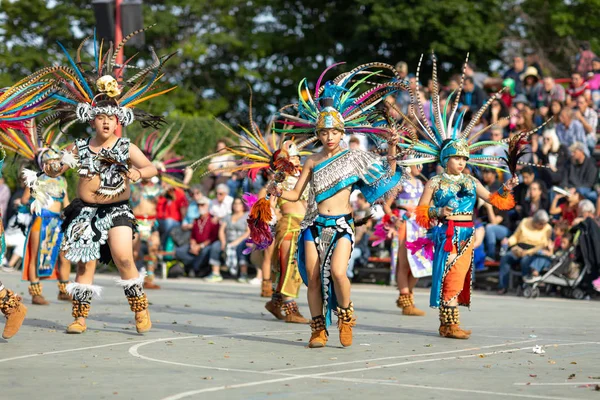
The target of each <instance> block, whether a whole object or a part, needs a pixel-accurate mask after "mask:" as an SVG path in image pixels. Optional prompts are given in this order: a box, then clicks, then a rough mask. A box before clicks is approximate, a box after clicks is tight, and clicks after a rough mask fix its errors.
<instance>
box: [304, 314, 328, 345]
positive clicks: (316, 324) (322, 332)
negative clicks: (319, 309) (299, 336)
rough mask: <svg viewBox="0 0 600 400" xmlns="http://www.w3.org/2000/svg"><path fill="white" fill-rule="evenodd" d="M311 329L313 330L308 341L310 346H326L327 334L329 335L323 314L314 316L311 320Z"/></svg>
mask: <svg viewBox="0 0 600 400" xmlns="http://www.w3.org/2000/svg"><path fill="white" fill-rule="evenodd" d="M310 329H311V330H312V334H311V335H310V340H309V341H308V347H309V348H311V349H317V348H320V347H325V345H326V344H327V336H329V334H328V333H327V329H325V317H324V316H322V315H319V316H316V317H313V319H312V321H310Z"/></svg>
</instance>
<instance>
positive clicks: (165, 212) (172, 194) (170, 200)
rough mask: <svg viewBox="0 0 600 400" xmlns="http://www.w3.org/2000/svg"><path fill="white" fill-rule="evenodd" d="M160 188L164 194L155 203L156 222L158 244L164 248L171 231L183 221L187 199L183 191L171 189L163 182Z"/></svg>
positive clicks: (175, 188)
mask: <svg viewBox="0 0 600 400" xmlns="http://www.w3.org/2000/svg"><path fill="white" fill-rule="evenodd" d="M162 187H163V189H164V194H163V195H162V196H159V197H158V200H157V201H156V219H157V220H158V228H159V232H160V243H161V245H162V246H163V248H164V247H165V243H166V242H167V239H168V238H169V235H170V234H171V230H172V229H173V228H175V227H176V226H180V225H181V221H183V216H184V215H185V213H186V210H187V197H186V195H185V192H184V191H183V189H181V188H177V187H173V186H171V185H169V184H168V183H166V182H164V181H163V182H162Z"/></svg>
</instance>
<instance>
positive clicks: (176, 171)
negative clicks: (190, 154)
mask: <svg viewBox="0 0 600 400" xmlns="http://www.w3.org/2000/svg"><path fill="white" fill-rule="evenodd" d="M173 127H174V125H171V126H170V127H169V128H168V129H167V130H166V131H165V132H164V133H161V132H160V131H158V130H155V131H152V132H150V133H148V132H144V133H142V134H141V135H140V138H139V140H138V145H139V148H140V149H141V150H142V152H143V153H144V154H145V155H146V157H148V159H149V160H150V161H151V162H152V163H153V164H154V166H155V167H156V168H157V169H158V173H159V174H160V179H162V180H163V181H165V182H167V183H168V184H169V185H171V186H176V187H181V188H184V189H187V188H188V185H186V184H185V183H183V182H182V181H181V180H180V179H179V178H178V177H177V176H176V175H182V174H184V173H185V169H186V168H187V167H188V166H189V164H190V163H191V162H190V161H184V159H183V158H184V157H183V156H178V155H175V154H174V153H173V148H174V147H175V145H176V144H177V143H179V142H180V141H181V140H180V138H179V137H180V135H181V132H183V128H184V127H185V126H182V127H181V128H180V129H179V130H178V131H177V132H175V135H174V136H173V137H171V138H170V139H169V141H167V138H168V137H169V136H170V135H171V132H172V131H173Z"/></svg>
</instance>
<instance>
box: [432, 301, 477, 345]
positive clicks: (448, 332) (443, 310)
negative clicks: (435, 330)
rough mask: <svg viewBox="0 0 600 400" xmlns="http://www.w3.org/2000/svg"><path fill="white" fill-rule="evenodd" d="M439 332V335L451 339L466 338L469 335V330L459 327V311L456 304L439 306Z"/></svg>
mask: <svg viewBox="0 0 600 400" xmlns="http://www.w3.org/2000/svg"><path fill="white" fill-rule="evenodd" d="M439 332H440V336H442V337H447V338H452V339H468V338H469V337H470V336H471V331H470V330H463V329H461V328H460V313H459V311H458V307H456V306H454V307H452V306H441V307H440V330H439Z"/></svg>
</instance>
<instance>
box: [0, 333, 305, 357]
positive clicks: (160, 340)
mask: <svg viewBox="0 0 600 400" xmlns="http://www.w3.org/2000/svg"><path fill="white" fill-rule="evenodd" d="M293 333H304V331H260V332H245V333H219V334H215V335H193V336H176V337H170V338H162V339H150V340H148V339H141V340H130V341H128V342H117V343H107V344H100V345H98V346H89V347H78V348H76V349H66V350H55V351H44V352H41V353H33V354H26V355H22V356H16V357H10V358H2V359H0V363H3V362H8V361H14V360H22V359H24V358H32V357H40V356H48V355H54V354H63V353H71V352H74V351H84V350H92V349H101V348H103V347H111V346H123V345H126V344H129V345H130V344H132V343H140V344H142V343H144V342H148V344H149V343H155V342H165V341H167V340H181V339H208V338H214V337H234V336H253V335H265V336H269V335H270V334H278V335H279V334H293ZM133 347H135V346H133ZM130 350H131V349H130Z"/></svg>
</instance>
